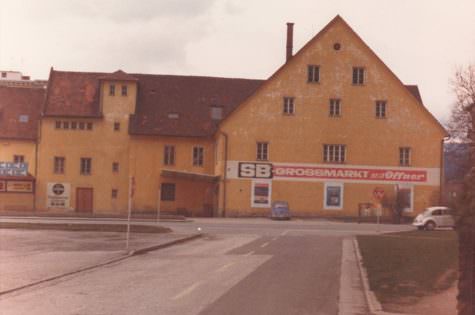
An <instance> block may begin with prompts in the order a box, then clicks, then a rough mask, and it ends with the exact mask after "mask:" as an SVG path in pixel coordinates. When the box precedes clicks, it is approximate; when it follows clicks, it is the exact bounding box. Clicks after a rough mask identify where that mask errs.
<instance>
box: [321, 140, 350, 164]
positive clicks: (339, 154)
mask: <svg viewBox="0 0 475 315" xmlns="http://www.w3.org/2000/svg"><path fill="white" fill-rule="evenodd" d="M346 155H347V150H346V145H344V144H324V145H323V162H325V163H339V164H342V163H345V161H346Z"/></svg>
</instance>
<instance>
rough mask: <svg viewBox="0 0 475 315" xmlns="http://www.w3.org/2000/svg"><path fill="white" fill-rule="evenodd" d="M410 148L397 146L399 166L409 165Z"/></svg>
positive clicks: (410, 157)
mask: <svg viewBox="0 0 475 315" xmlns="http://www.w3.org/2000/svg"><path fill="white" fill-rule="evenodd" d="M411 162H412V149H411V147H399V166H411Z"/></svg>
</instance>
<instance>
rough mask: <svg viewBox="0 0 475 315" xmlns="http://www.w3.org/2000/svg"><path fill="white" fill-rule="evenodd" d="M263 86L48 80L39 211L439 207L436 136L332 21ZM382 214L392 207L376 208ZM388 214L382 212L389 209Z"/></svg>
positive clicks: (85, 76) (216, 212)
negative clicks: (279, 203)
mask: <svg viewBox="0 0 475 315" xmlns="http://www.w3.org/2000/svg"><path fill="white" fill-rule="evenodd" d="M287 44H288V45H287V46H288V50H287V61H286V63H285V64H284V65H283V66H282V67H281V68H279V69H278V70H277V71H276V72H275V73H274V74H273V75H272V76H271V77H270V78H269V79H268V80H264V81H262V80H247V79H227V78H213V77H196V76H170V75H146V74H127V73H125V72H123V71H120V70H119V71H117V72H114V73H109V74H107V73H81V72H64V71H56V70H53V69H52V71H51V74H50V78H49V82H48V89H47V97H46V101H45V105H44V108H43V116H42V120H41V127H40V129H41V132H40V135H41V136H40V138H39V148H38V171H37V178H36V180H37V189H36V208H37V209H41V210H49V211H77V212H93V213H125V212H126V211H127V208H128V200H129V198H128V196H129V194H130V193H131V194H132V198H131V205H132V209H133V211H135V212H139V211H140V212H155V211H157V210H158V209H160V210H161V211H166V212H174V213H181V214H187V215H208V216H235V215H268V214H269V209H270V205H271V202H272V201H275V200H285V201H288V202H289V204H290V208H291V210H292V213H293V214H294V215H301V216H355V215H358V213H359V210H360V209H362V208H365V207H371V208H377V209H379V208H385V207H386V208H387V207H389V206H390V204H391V202H394V200H395V199H396V195H400V196H403V198H401V200H402V199H404V206H405V208H407V209H406V210H407V211H409V212H412V213H413V214H414V213H415V212H416V211H420V210H421V209H423V208H424V207H425V206H428V205H432V204H437V203H438V201H439V195H440V183H441V176H442V174H441V162H442V161H441V159H442V140H443V138H444V137H445V136H446V133H445V130H444V129H443V128H442V127H441V125H440V124H439V123H438V122H437V121H436V120H435V118H434V117H433V116H432V115H431V114H430V113H429V112H428V111H427V109H426V108H425V107H424V105H423V103H422V100H421V98H420V95H419V92H418V89H417V86H406V85H404V84H403V83H402V82H401V81H400V80H399V79H398V78H397V77H396V75H395V74H394V73H393V72H391V70H390V69H389V68H388V67H387V66H386V65H385V64H384V63H383V62H382V61H381V60H380V59H379V58H378V57H377V56H376V55H375V54H374V52H373V51H372V50H371V49H370V48H369V47H368V46H367V45H366V44H365V43H364V42H363V41H362V40H361V38H360V37H359V36H358V35H357V34H356V33H355V32H354V31H353V30H352V29H351V28H350V27H349V26H348V25H347V24H346V22H345V21H344V20H343V19H342V18H341V17H339V16H337V17H336V18H335V19H333V20H332V21H331V22H330V23H329V24H328V25H327V26H326V27H325V28H324V29H323V30H322V31H320V32H319V33H318V34H317V35H316V36H315V37H314V38H313V39H311V40H310V41H309V42H308V43H307V44H306V45H305V46H304V47H303V48H302V49H301V50H300V51H298V52H297V53H296V54H295V55H292V51H291V49H292V48H291V47H292V25H291V24H290V25H288V43H287ZM385 211H388V210H385ZM386 214H388V213H387V212H386Z"/></svg>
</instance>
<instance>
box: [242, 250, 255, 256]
mask: <svg viewBox="0 0 475 315" xmlns="http://www.w3.org/2000/svg"><path fill="white" fill-rule="evenodd" d="M252 254H254V251H253V250H251V251H250V252H249V253H247V254H244V256H251V255H252Z"/></svg>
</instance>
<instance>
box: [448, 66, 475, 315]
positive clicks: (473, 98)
mask: <svg viewBox="0 0 475 315" xmlns="http://www.w3.org/2000/svg"><path fill="white" fill-rule="evenodd" d="M452 87H453V90H454V92H455V95H456V97H457V106H458V107H459V108H460V109H461V110H464V111H466V113H467V116H468V117H465V116H464V115H463V114H462V113H460V116H463V118H462V119H463V120H462V119H461V120H460V121H458V122H457V123H458V124H459V127H460V130H465V135H466V136H465V139H466V141H467V142H468V143H469V146H470V152H469V153H470V168H469V171H468V173H467V175H466V176H465V182H464V186H465V188H464V192H463V194H462V196H461V198H460V200H458V203H457V214H458V220H457V231H458V238H459V285H458V289H459V290H458V291H459V294H458V296H457V298H458V305H457V309H458V314H459V315H473V314H474V313H475V301H474V297H475V292H474V287H475V276H474V273H475V248H474V247H475V137H474V132H473V131H474V130H475V65H470V66H468V67H466V68H461V69H459V70H458V71H457V72H456V73H455V78H454V80H453V82H452ZM465 118H466V119H465Z"/></svg>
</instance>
